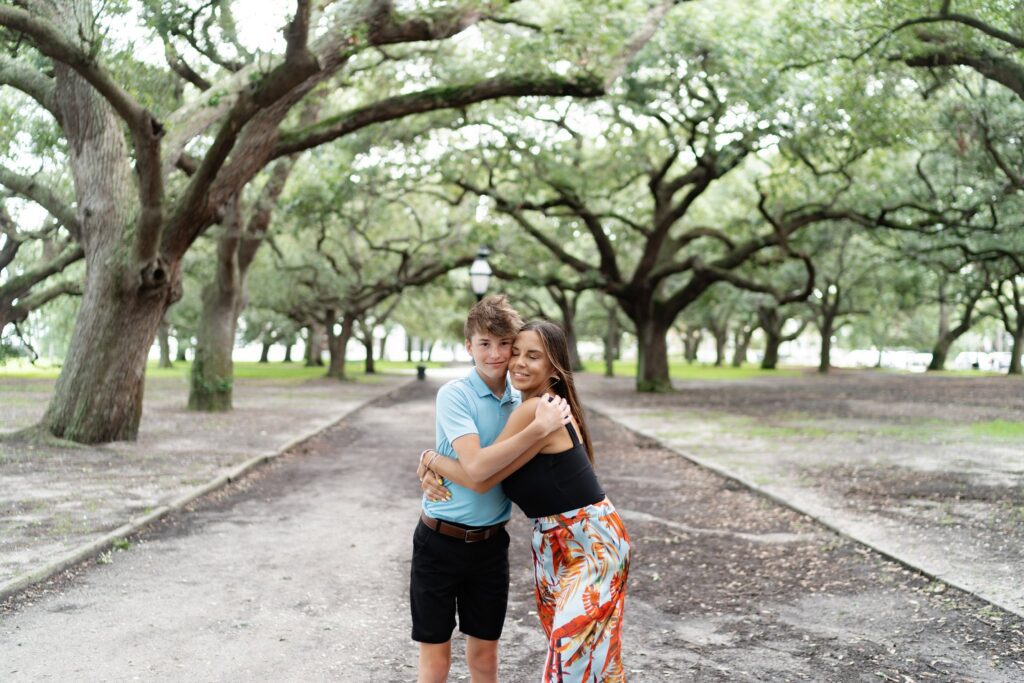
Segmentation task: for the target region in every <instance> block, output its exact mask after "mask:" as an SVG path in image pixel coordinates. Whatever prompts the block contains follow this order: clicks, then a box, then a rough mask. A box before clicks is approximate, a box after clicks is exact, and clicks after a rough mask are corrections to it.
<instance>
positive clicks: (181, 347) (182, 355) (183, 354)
mask: <svg viewBox="0 0 1024 683" xmlns="http://www.w3.org/2000/svg"><path fill="white" fill-rule="evenodd" d="M175 339H176V340H177V342H178V351H177V353H175V354H174V360H176V361H181V362H182V363H185V362H188V341H187V340H185V339H183V338H182V336H181V335H178V336H177V337H175Z"/></svg>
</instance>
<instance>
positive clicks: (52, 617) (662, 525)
mask: <svg viewBox="0 0 1024 683" xmlns="http://www.w3.org/2000/svg"><path fill="white" fill-rule="evenodd" d="M435 389H436V384H434V383H432V382H430V383H425V384H420V385H416V386H414V387H412V388H411V389H410V390H409V392H408V393H406V394H405V395H403V396H401V397H398V398H395V399H393V400H390V401H386V402H384V401H379V402H377V403H374V404H372V405H370V406H368V407H366V408H363V409H361V410H359V411H358V412H356V413H353V414H352V415H350V416H349V417H348V418H346V419H345V420H344V421H343V422H342V423H341V424H339V425H338V426H337V427H335V428H333V429H331V430H329V431H328V432H326V433H325V434H324V435H322V436H321V437H319V438H316V439H314V440H313V441H310V442H307V443H306V444H305V445H303V446H302V447H301V448H300V449H298V450H297V451H295V452H294V453H292V454H290V455H287V456H285V457H284V458H282V459H279V460H278V461H276V462H275V463H274V464H272V465H269V466H266V467H263V468H261V469H259V470H257V471H256V472H255V473H254V474H253V475H250V476H249V477H247V478H246V479H245V480H243V481H242V482H240V483H239V484H235V485H232V486H231V487H229V488H228V489H225V490H223V491H222V492H220V493H218V494H216V495H214V496H211V497H209V498H207V499H204V500H203V501H202V502H201V503H199V504H197V505H196V506H195V509H194V511H192V512H189V513H187V514H180V515H175V516H173V517H171V518H169V519H168V520H166V521H165V523H163V524H162V525H161V527H160V528H159V529H157V530H155V531H154V532H152V533H149V534H147V535H145V536H144V537H143V538H140V539H134V540H133V543H132V545H131V547H130V548H129V549H128V550H125V551H122V552H115V553H113V554H112V556H111V560H112V561H111V562H110V563H109V564H96V563H94V564H93V565H92V566H88V567H83V568H81V569H80V571H79V573H78V575H77V578H69V579H67V580H66V581H64V582H63V583H59V584H56V585H53V586H51V587H50V588H49V589H47V590H43V591H36V592H33V593H29V594H26V595H25V596H23V598H22V599H21V600H19V601H17V602H16V603H14V604H12V605H9V606H8V612H7V613H6V614H4V615H3V616H0V667H2V668H0V678H2V679H4V680H5V681H8V680H9V681H22V680H33V681H35V680H89V681H91V680H132V679H134V678H136V677H138V678H139V679H141V680H147V679H148V680H169V679H178V680H180V679H184V678H193V679H202V680H215V681H227V680H254V681H271V680H273V681H277V680H343V681H410V680H414V677H415V671H414V668H413V667H414V663H415V648H414V646H413V644H412V643H411V642H410V641H409V638H408V629H409V622H408V615H407V610H408V607H407V588H408V585H407V573H408V562H409V554H410V552H411V534H412V528H413V525H414V523H415V518H416V510H417V507H418V487H417V482H416V480H415V477H414V474H413V472H412V471H411V469H410V466H411V463H412V460H413V459H414V457H415V453H416V452H417V451H418V450H419V449H420V448H422V447H423V444H424V443H427V444H429V443H430V442H431V441H432V439H433V401H432V399H433V392H434V390H435ZM592 428H593V431H594V438H595V443H596V449H597V452H598V454H599V467H600V469H599V473H600V476H601V478H602V481H603V483H604V485H605V488H606V489H607V491H608V492H609V494H610V495H611V496H612V498H613V501H614V502H615V503H616V505H617V506H618V507H619V508H620V510H622V512H623V515H624V517H625V519H626V521H627V526H628V528H629V531H630V534H631V535H632V537H633V540H634V543H635V548H636V554H635V556H634V565H633V566H634V569H633V574H632V576H631V578H630V589H629V590H630V593H629V598H628V602H627V626H626V633H625V639H624V646H625V651H626V653H627V659H626V665H627V669H628V670H629V671H630V672H631V674H630V680H631V681H668V680H673V681H674V680H712V681H714V680H730V681H735V680H740V681H761V680H835V681H849V680H865V681H879V680H893V681H904V680H905V679H904V678H903V676H909V677H911V678H912V679H913V680H917V681H921V680H961V681H963V680H975V681H1012V680H1019V679H1020V678H1021V676H1024V663H1022V660H1024V636H1022V634H1021V623H1020V622H1019V621H1017V620H1014V619H1012V618H1010V617H1008V616H1007V615H1005V614H1003V613H1001V612H999V611H997V610H993V609H992V608H991V607H990V606H988V605H986V604H985V603H982V602H980V601H978V600H975V599H973V598H970V597H968V596H965V595H963V594H961V593H959V592H957V591H955V590H953V589H946V590H943V591H941V592H940V589H939V587H938V586H932V585H930V584H929V583H928V582H926V581H924V580H922V579H921V578H920V577H919V576H917V575H915V574H913V573H911V572H908V571H906V570H904V569H902V568H901V567H899V566H897V565H894V564H892V563H888V562H885V561H883V560H881V559H880V558H879V557H878V556H876V555H874V554H872V553H870V552H866V551H864V550H863V549H862V548H860V547H859V546H857V545H855V544H852V543H849V542H846V541H844V540H842V539H841V538H839V537H837V536H835V535H834V534H831V533H829V532H827V531H825V530H823V529H822V528H821V527H820V526H818V525H816V524H814V523H811V522H809V521H808V520H807V519H806V518H803V517H801V516H799V515H797V514H795V513H793V512H791V511H789V510H787V509H784V508H781V507H779V506H775V505H772V504H770V503H769V502H767V501H766V500H765V499H763V498H761V497H760V496H757V495H754V494H751V493H750V492H748V491H746V490H743V489H741V488H738V487H737V486H736V485H735V484H733V483H731V482H729V481H727V480H723V479H722V478H720V477H718V476H716V475H714V474H711V473H709V472H707V471H705V470H702V469H700V468H697V467H695V466H693V465H691V464H689V463H688V462H686V461H685V460H683V459H682V458H680V457H679V456H678V455H676V454H675V453H673V452H671V451H666V450H664V449H662V448H660V447H657V446H655V445H654V444H653V443H652V442H651V441H650V440H648V439H646V438H644V437H642V436H638V435H637V434H635V433H633V432H630V431H628V430H626V429H624V428H622V427H620V426H618V425H616V424H614V423H612V422H609V421H608V420H604V419H595V420H594V421H593V424H592ZM511 527H512V528H511V530H510V531H511V534H512V537H513V545H512V558H511V562H512V567H513V586H512V599H511V604H510V610H509V617H508V621H507V623H506V633H505V637H504V638H503V646H502V647H503V662H502V679H503V680H506V681H515V682H518V681H529V680H535V678H536V675H537V671H538V669H539V665H540V662H541V659H542V647H543V645H542V642H541V637H540V630H539V628H538V626H537V625H536V622H535V619H536V617H535V616H534V615H533V614H531V612H532V611H533V604H532V585H531V578H530V569H529V566H530V554H529V547H528V536H529V529H528V525H527V523H526V521H525V520H524V519H523V518H522V516H521V514H519V513H518V512H516V513H515V516H514V518H513V524H512V525H511ZM460 647H461V641H460V642H459V643H458V644H457V646H456V650H459V648H460ZM456 661H457V663H456V666H455V668H454V670H453V676H452V680H462V679H461V678H460V677H462V676H465V668H464V666H463V665H462V664H461V662H459V661H458V658H457V660H456Z"/></svg>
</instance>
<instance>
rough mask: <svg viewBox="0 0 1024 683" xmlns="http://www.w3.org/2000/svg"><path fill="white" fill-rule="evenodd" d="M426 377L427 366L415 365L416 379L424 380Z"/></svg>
mask: <svg viewBox="0 0 1024 683" xmlns="http://www.w3.org/2000/svg"><path fill="white" fill-rule="evenodd" d="M426 378H427V366H426V365H417V366H416V379H418V380H425V379H426Z"/></svg>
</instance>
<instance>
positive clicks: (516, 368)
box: [508, 330, 555, 397]
mask: <svg viewBox="0 0 1024 683" xmlns="http://www.w3.org/2000/svg"><path fill="white" fill-rule="evenodd" d="M508 371H509V374H510V375H511V378H512V386H514V387H515V388H516V389H518V390H519V391H521V392H522V393H523V395H524V397H527V396H534V395H537V394H540V393H542V392H543V391H544V390H545V389H547V387H549V386H550V385H551V383H552V382H553V377H554V375H555V367H554V366H553V365H552V364H551V361H550V359H548V354H547V351H545V350H544V344H543V342H541V339H540V334H539V333H537V332H536V331H534V330H526V331H524V332H520V333H519V335H518V336H517V337H516V340H515V341H514V342H513V343H512V359H511V360H510V361H509V364H508Z"/></svg>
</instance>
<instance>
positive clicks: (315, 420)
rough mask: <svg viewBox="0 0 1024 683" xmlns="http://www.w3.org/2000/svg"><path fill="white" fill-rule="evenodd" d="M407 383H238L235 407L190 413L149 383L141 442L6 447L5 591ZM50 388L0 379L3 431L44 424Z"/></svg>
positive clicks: (172, 392)
mask: <svg viewBox="0 0 1024 683" xmlns="http://www.w3.org/2000/svg"><path fill="white" fill-rule="evenodd" d="M408 381H410V379H409V378H408V377H403V376H397V375H378V376H376V377H373V378H371V379H370V380H369V381H360V382H338V381H335V380H326V379H323V380H314V381H309V382H302V383H299V382H295V381H276V380H275V381H270V380H246V379H240V380H238V381H237V382H236V383H235V390H234V394H235V397H234V403H235V410H233V411H231V412H229V413H195V412H190V411H188V410H186V409H185V405H186V402H187V398H188V387H187V385H186V383H185V380H184V379H183V378H182V379H173V380H172V379H160V380H150V381H149V382H147V386H146V394H145V401H144V402H143V416H142V423H141V425H140V430H139V432H140V433H139V439H138V441H135V442H119V443H112V444H104V445H99V446H91V447H84V446H83V447H72V448H59V447H52V446H41V445H32V444H24V443H17V442H14V443H4V442H3V441H0V586H2V585H3V584H4V583H5V582H7V581H9V580H12V579H14V577H17V576H19V575H20V574H22V573H23V572H26V571H28V570H31V569H34V568H36V567H39V566H40V565H42V564H45V563H46V562H48V561H50V560H52V559H54V558H56V557H59V556H60V555H62V554H64V553H67V552H69V551H70V550H71V549H73V548H76V547H78V546H80V545H82V544H84V543H88V542H89V541H91V540H93V539H97V538H99V537H101V536H103V535H104V534H105V533H106V532H108V531H112V530H114V529H116V528H118V527H120V526H121V525H122V524H125V523H126V522H128V521H129V520H130V519H132V518H133V517H137V516H141V515H144V514H146V513H147V512H148V511H150V510H153V509H156V508H157V507H158V506H161V505H166V504H167V503H168V502H170V501H172V500H174V499H176V498H178V497H179V496H182V495H183V494H186V493H188V492H189V491H190V490H193V489H195V488H196V487H198V486H200V485H202V484H204V483H206V482H207V481H209V480H211V479H213V478H214V477H216V476H217V475H218V474H221V473H223V472H227V471H230V470H231V469H233V468H234V467H236V466H238V465H240V464H241V463H243V462H245V461H246V460H248V459H249V458H252V457H254V456H259V455H265V454H271V453H275V452H277V451H278V450H279V449H280V448H282V447H283V446H285V445H286V444H287V443H288V442H289V441H291V440H292V439H295V438H297V437H300V436H303V435H307V434H309V433H312V432H313V431H316V430H318V429H322V428H323V427H326V426H327V425H329V424H331V423H332V422H334V421H336V420H337V419H339V418H340V417H341V416H343V415H345V414H346V413H348V412H350V411H352V410H354V409H355V408H357V407H358V406H360V405H362V404H363V403H364V402H366V401H368V400H370V399H372V398H374V397H376V396H380V395H382V394H383V393H386V392H388V391H391V390H393V389H395V388H396V387H399V386H401V385H402V384H403V383H405V382H408ZM52 387H53V381H52V380H10V379H4V380H3V381H0V406H2V407H3V408H2V412H0V433H2V432H10V431H14V430H16V429H20V428H22V427H27V426H30V425H32V424H34V423H35V422H37V421H38V420H39V418H40V417H41V416H42V414H43V411H44V410H45V409H46V404H47V402H48V400H49V397H50V393H51V391H52Z"/></svg>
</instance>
